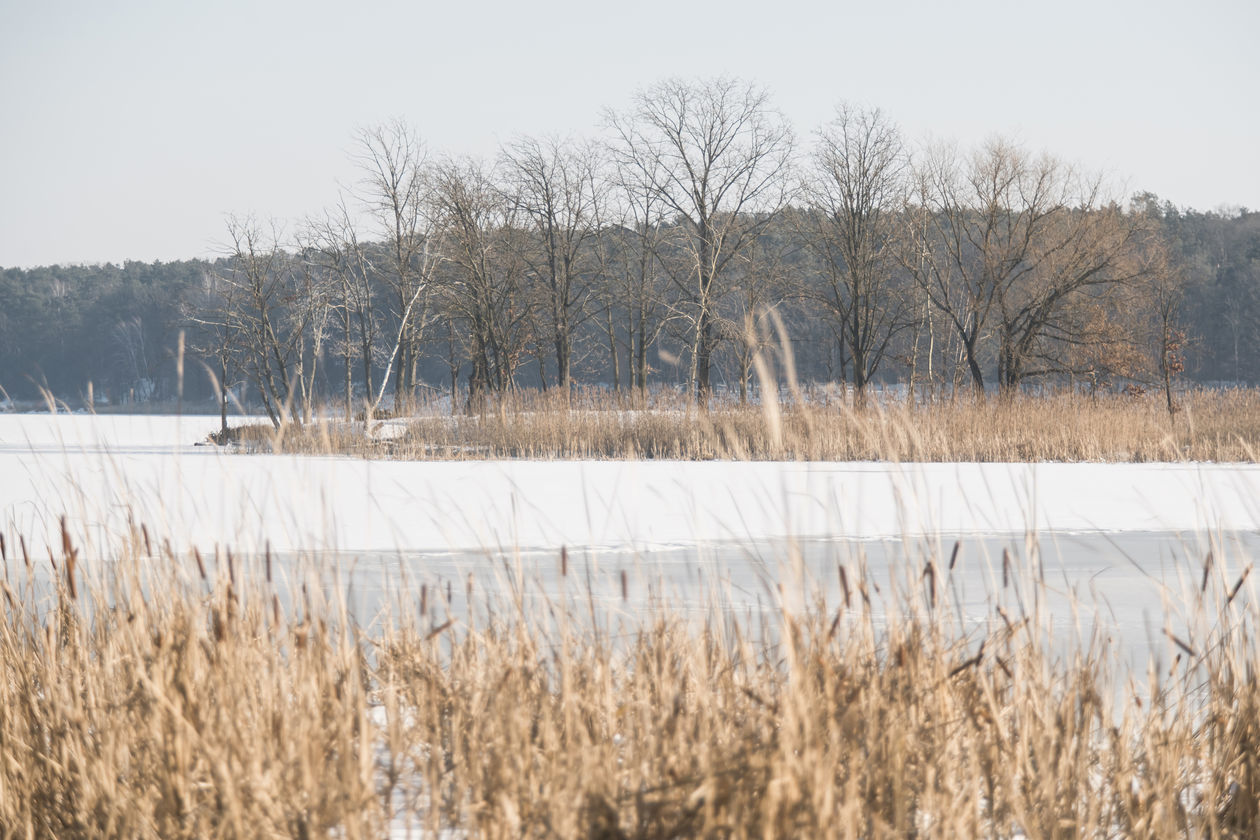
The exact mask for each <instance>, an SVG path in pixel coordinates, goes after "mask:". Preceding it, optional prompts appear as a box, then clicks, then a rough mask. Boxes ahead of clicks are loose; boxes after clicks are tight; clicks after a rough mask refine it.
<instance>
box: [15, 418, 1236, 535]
mask: <svg viewBox="0 0 1260 840" xmlns="http://www.w3.org/2000/svg"><path fill="white" fill-rule="evenodd" d="M216 426H217V418H187V417H185V418H183V419H182V420H179V421H175V419H174V418H155V417H140V418H123V417H101V418H87V417H78V416H71V417H47V416H43V417H39V418H36V417H33V416H29V415H28V416H6V417H0V527H2V528H3V529H4V530H6V531H8V532H9V533H10V535H12V534H14V533H22V534H24V535H25V536H26V539H27V540H28V541H34V542H37V543H38V542H39V541H41V540H48V541H50V542H51V543H52V544H53V545H59V537H56V536H55V535H56V534H57V528H58V526H57V521H58V518H59V517H60V516H61V515H62V514H67V515H68V516H69V518H70V520H71V521H72V522H74V523H76V524H77V525H78V526H79V527H76V530H83V531H87V532H89V535H90V537H91V538H92V539H93V541H96V540H101V539H109V538H111V537H112V536H116V535H118V534H121V533H123V532H124V531H125V529H126V524H127V521H128V517H129V516H134V517H135V520H136V521H137V522H144V523H146V524H148V525H149V527H150V529H153V530H156V531H157V532H158V533H159V534H162V535H166V536H169V537H170V538H171V540H172V543H173V544H174V545H175V546H176V548H177V549H178V548H180V547H185V548H186V547H188V546H191V545H197V546H199V547H209V546H212V545H213V544H215V543H218V544H223V545H234V546H237V547H239V548H241V549H243V550H258V549H260V548H261V547H262V546H263V545H264V544H265V543H266V542H268V541H269V542H270V544H271V545H272V547H273V548H275V549H276V550H281V551H296V550H301V549H323V548H331V549H337V550H343V551H355V550H380V551H391V550H395V549H400V550H406V551H426V550H427V551H446V550H461V549H477V548H500V547H520V548H530V547H539V548H543V547H546V548H553V547H556V546H559V545H569V546H615V547H631V548H634V547H639V548H643V547H647V546H651V545H655V544H662V543H666V544H675V545H677V544H686V543H692V542H707V541H716V540H745V539H757V538H770V537H780V536H788V535H791V536H795V537H801V538H826V537H843V538H877V537H886V536H907V535H909V536H913V535H918V534H925V533H926V534H953V533H1005V532H1023V531H1025V530H1028V529H1030V528H1035V529H1037V530H1038V531H1042V532H1045V531H1059V532H1064V531H1098V530H1102V531H1153V530H1161V531H1168V530H1171V531H1196V530H1202V529H1205V528H1223V529H1229V530H1249V529H1256V528H1260V503H1258V500H1260V468H1258V467H1256V466H1254V465H1221V464H1036V465H1029V464H904V465H894V464H883V463H764V462H762V463H729V462H668V461H638V462H611V461H601V462H592V461H568V462H531V461H493V462H476V461H473V462H384V461H358V460H351V459H345V458H326V457H296V456H273V455H232V454H227V453H223V452H220V451H218V450H217V449H215V448H212V447H193V446H191V445H190V444H191V443H192V442H193V441H196V440H198V439H200V438H202V437H204V435H205V434H206V433H207V432H209V431H211V430H213V429H214V428H216ZM145 435H150V437H149V438H148V439H147V442H145V441H144V436H145ZM111 436H112V437H111ZM10 541H11V542H12V541H13V540H12V537H10Z"/></svg>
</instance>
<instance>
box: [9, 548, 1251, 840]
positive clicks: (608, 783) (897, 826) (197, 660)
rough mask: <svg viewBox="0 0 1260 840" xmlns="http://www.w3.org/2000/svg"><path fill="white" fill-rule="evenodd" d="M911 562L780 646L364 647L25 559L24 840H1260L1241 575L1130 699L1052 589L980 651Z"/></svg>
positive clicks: (233, 602) (201, 578)
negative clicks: (1068, 638) (320, 839)
mask: <svg viewBox="0 0 1260 840" xmlns="http://www.w3.org/2000/svg"><path fill="white" fill-rule="evenodd" d="M917 560H918V562H917V563H916V564H915V565H914V571H913V573H912V574H906V575H904V576H903V577H901V578H899V580H900V581H901V582H900V583H897V582H896V581H892V582H890V581H884V582H883V583H882V589H878V587H880V586H881V583H880V582H879V581H876V580H873V579H871V578H869V577H868V576H864V575H863V574H861V572H860V570H859V569H857V568H848V570H847V571H846V572H845V573H844V574H843V576H842V584H843V586H842V591H843V598H842V600H841V602H840V603H838V604H836V603H833V604H824V603H814V604H813V605H812V606H810V607H807V608H805V609H802V610H790V609H786V608H783V609H779V610H778V611H776V612H774V613H773V615H772V618H771V619H770V620H771V622H772V626H771V627H770V628H769V630H766V629H765V628H762V627H760V626H759V625H758V624H757V621H756V620H755V619H740V618H739V617H738V616H736V615H731V614H729V613H724V612H722V611H721V610H718V611H717V612H714V613H712V614H710V615H709V616H708V618H707V619H704V620H688V619H685V618H683V617H682V616H681V615H680V614H679V613H677V612H675V611H673V610H671V609H670V608H669V607H668V606H665V605H658V606H656V607H654V608H652V609H648V610H645V611H640V614H639V615H637V616H635V617H634V618H633V620H628V621H625V622H620V623H615V622H613V621H611V620H610V619H608V618H607V617H601V616H600V615H598V614H597V612H596V610H597V606H598V605H597V604H596V603H595V602H594V601H583V599H582V596H581V595H576V596H573V597H571V598H570V597H559V596H557V597H555V598H552V599H551V600H549V601H548V603H547V608H546V609H544V610H526V609H524V608H523V606H522V603H523V602H522V601H520V600H513V598H512V597H510V596H509V595H505V596H504V597H503V598H502V600H501V602H500V603H499V604H498V607H497V609H496V610H495V611H494V612H493V613H492V614H491V615H490V617H489V618H483V619H481V620H479V621H476V622H474V621H472V620H462V619H460V618H458V617H457V616H458V614H457V612H456V611H450V610H448V609H447V608H448V607H450V604H449V603H440V602H439V601H440V599H439V598H438V597H436V596H434V597H433V598H432V599H430V598H429V593H428V592H427V591H422V592H421V593H414V592H413V593H410V596H412V600H410V601H408V599H407V598H405V597H403V598H400V600H399V601H398V603H399V604H407V603H410V604H411V608H409V609H405V610H404V609H401V608H400V610H399V613H398V614H397V615H395V616H393V617H392V620H391V621H388V622H384V623H382V624H378V625H372V626H375V627H378V628H380V629H376V630H372V631H369V630H367V629H365V627H366V625H365V624H362V623H355V622H354V621H352V620H351V618H350V617H349V616H347V615H346V613H345V611H344V608H343V606H342V605H341V604H340V602H339V601H338V600H337V599H336V598H335V597H334V598H332V599H323V598H322V596H321V595H320V594H319V593H320V592H321V591H322V590H321V589H320V588H319V587H317V586H303V582H302V581H300V580H299V582H297V583H295V584H293V585H292V586H291V587H285V586H282V585H281V584H280V583H279V581H278V578H277V579H272V576H271V575H270V573H269V572H270V568H271V566H270V563H269V562H268V561H267V560H266V559H263V560H259V561H256V562H254V563H253V564H252V565H251V566H249V567H248V568H247V567H246V566H245V564H241V563H240V562H239V561H235V560H232V559H230V558H228V557H226V556H224V557H220V558H218V559H217V560H216V559H213V558H201V557H196V558H193V559H188V560H185V559H177V558H175V557H173V556H171V555H170V554H169V552H162V551H158V552H155V551H153V550H152V548H151V547H150V546H148V545H147V540H146V539H144V538H143V536H142V534H137V535H136V536H135V538H134V539H133V540H132V541H131V542H130V543H129V544H128V545H126V546H124V547H123V548H122V550H121V551H120V552H119V555H118V556H115V557H111V558H83V557H80V556H79V552H78V551H77V550H76V549H75V548H74V547H73V546H72V545H71V544H70V540H69V539H68V538H67V539H66V540H65V544H64V550H63V552H62V555H61V556H60V557H59V558H48V559H46V560H43V561H40V562H39V563H36V562H35V561H33V560H32V559H31V558H29V557H25V558H20V557H14V556H12V553H9V554H7V555H6V556H5V558H4V562H5V579H4V583H3V587H2V588H3V598H2V599H0V600H2V601H3V618H2V619H0V836H3V837H6V838H7V837H62V838H75V837H128V838H133V837H162V838H178V837H223V838H236V837H273V836H274V837H314V836H336V837H381V836H385V835H386V834H389V833H393V834H394V835H395V836H406V835H407V832H408V831H414V832H415V833H414V834H411V835H410V836H438V837H465V836H466V837H493V838H497V837H563V838H570V837H572V838H577V837H584V838H644V840H647V839H648V838H651V839H652V840H655V839H656V838H673V837H731V838H753V837H757V838H764V837H820V838H827V837H845V838H852V837H890V838H891V837H897V838H902V837H910V836H917V837H960V836H964V837H979V836H985V837H1048V838H1056V837H1060V838H1069V837H1071V838H1077V837H1110V836H1116V837H1119V836H1125V837H1169V838H1172V837H1177V838H1190V837H1195V838H1201V837H1254V836H1256V832H1257V830H1258V829H1260V684H1258V682H1257V679H1258V677H1257V673H1258V672H1257V667H1256V666H1257V664H1260V652H1258V650H1257V642H1256V636H1255V631H1256V618H1257V607H1256V601H1255V599H1254V598H1252V597H1250V596H1249V594H1248V592H1249V585H1247V580H1246V573H1245V571H1244V572H1242V573H1240V572H1238V570H1237V569H1228V568H1227V564H1226V563H1225V562H1223V560H1221V559H1220V558H1218V559H1217V560H1214V561H1213V560H1209V561H1207V562H1206V563H1205V564H1204V567H1203V570H1202V583H1201V584H1200V582H1199V578H1198V575H1197V574H1196V577H1195V581H1194V585H1193V586H1191V587H1188V591H1187V592H1186V593H1183V594H1184V596H1185V598H1186V600H1187V610H1188V612H1189V614H1190V618H1189V619H1188V620H1187V622H1186V623H1185V626H1184V627H1182V625H1180V624H1179V625H1176V627H1175V628H1174V629H1173V630H1170V632H1169V649H1170V651H1172V652H1174V653H1176V654H1177V659H1176V660H1175V661H1174V663H1173V665H1172V667H1171V668H1169V667H1167V666H1166V665H1165V666H1164V667H1161V668H1160V669H1158V670H1156V669H1154V668H1152V670H1151V671H1150V672H1149V674H1148V675H1147V676H1146V677H1145V678H1144V679H1137V680H1134V679H1133V678H1131V677H1130V676H1129V673H1128V672H1127V671H1126V670H1124V668H1123V667H1121V666H1118V665H1116V664H1115V663H1114V661H1113V660H1112V659H1111V658H1110V657H1109V656H1107V655H1106V654H1105V653H1104V652H1103V645H1102V644H1101V642H1100V639H1099V637H1096V636H1094V637H1088V638H1087V641H1086V642H1085V643H1084V644H1083V645H1082V646H1080V647H1077V648H1073V649H1071V650H1070V651H1069V653H1068V654H1067V655H1065V656H1058V655H1056V654H1055V653H1053V650H1054V648H1053V646H1052V645H1051V643H1050V642H1048V641H1047V635H1046V621H1045V616H1043V615H1042V614H1041V613H1040V612H1039V610H1038V608H1037V607H1036V606H1035V605H1036V603H1037V597H1036V586H1037V585H1038V584H1037V582H1036V581H1037V578H1036V575H1023V576H1021V581H1020V582H1019V585H1020V586H1024V587H1028V589H1027V590H1026V591H1025V592H1024V595H1025V599H1024V600H1022V601H1021V603H1024V604H1026V605H1028V607H1027V610H1026V611H1021V610H1020V609H1018V608H1015V607H1011V608H1010V609H1007V608H1002V609H1000V610H999V609H996V607H995V609H994V610H993V611H992V612H991V614H990V615H988V616H987V617H986V618H983V619H982V620H981V621H980V622H979V624H978V625H976V623H975V622H974V621H972V622H968V621H966V620H964V619H966V618H967V617H966V616H963V615H961V614H959V613H957V612H955V611H954V610H953V609H952V608H951V606H950V603H951V600H950V599H949V598H948V597H946V596H945V593H946V592H947V591H948V588H949V585H950V563H949V561H947V560H945V559H943V558H935V557H927V558H917ZM50 562H51V563H53V564H55V571H54V569H53V568H52V566H47V567H46V568H45V564H48V563H50ZM41 568H42V569H44V572H45V574H44V575H43V577H42V580H43V581H44V583H43V584H40V583H39V582H38V581H39V580H41V575H40V569H41ZM907 568H909V567H907ZM1004 571H1009V572H1010V573H1011V574H1012V575H1014V574H1015V572H1014V571H1012V570H1004ZM573 574H576V572H573ZM1240 574H1241V577H1240ZM50 575H51V577H50ZM1007 585H1008V586H1015V585H1016V584H1015V582H1008V584H1007ZM417 597H418V598H419V599H422V600H425V601H429V600H432V603H425V604H424V605H418V604H416V603H415V598H417ZM417 607H420V608H418V609H417ZM470 614H471V613H470ZM969 626H970V627H973V629H971V630H967V629H966V628H967V627H969ZM1170 627H1172V625H1170ZM1091 640H1092V641H1091Z"/></svg>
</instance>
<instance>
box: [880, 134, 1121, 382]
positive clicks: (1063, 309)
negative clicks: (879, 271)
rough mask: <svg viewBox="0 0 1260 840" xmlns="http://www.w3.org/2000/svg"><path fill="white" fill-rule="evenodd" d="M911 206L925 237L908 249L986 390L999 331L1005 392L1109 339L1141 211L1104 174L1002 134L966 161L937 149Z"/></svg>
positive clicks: (1060, 369)
mask: <svg viewBox="0 0 1260 840" xmlns="http://www.w3.org/2000/svg"><path fill="white" fill-rule="evenodd" d="M916 185H917V194H916V195H915V197H914V199H913V201H912V205H911V207H910V209H909V211H908V214H907V215H908V217H909V219H910V220H911V228H912V229H913V230H916V231H919V232H920V235H919V236H918V237H916V238H915V239H914V240H912V241H911V243H910V246H909V247H908V248H906V249H904V250H903V251H902V264H903V266H905V267H906V268H907V270H909V271H910V272H912V273H913V275H914V276H915V278H916V280H917V281H918V282H919V284H920V286H921V288H922V289H923V290H924V292H925V293H926V294H927V295H928V297H929V299H930V300H931V302H932V304H933V305H934V306H935V307H936V309H937V310H938V311H940V312H941V313H943V314H944V316H945V317H946V320H947V321H948V322H949V323H950V325H951V327H952V329H953V331H954V332H955V333H956V335H957V336H958V339H959V342H960V344H961V350H962V352H963V354H964V356H965V359H966V364H967V367H968V369H969V371H970V372H971V377H972V382H973V384H974V386H975V387H976V389H977V391H979V392H981V393H983V390H984V369H983V361H984V357H983V355H982V353H983V350H984V343H985V339H986V338H987V337H990V336H991V337H992V338H993V339H994V340H995V341H996V344H997V347H996V350H995V355H996V361H997V379H998V383H999V385H1000V386H1001V387H1002V389H1003V390H1006V391H1009V390H1012V389H1014V388H1016V387H1017V386H1018V385H1019V384H1020V383H1021V382H1023V381H1025V380H1026V379H1029V378H1031V377H1035V376H1041V375H1046V374H1053V373H1063V374H1066V373H1071V372H1073V371H1074V365H1073V364H1072V361H1071V360H1072V357H1073V356H1074V355H1078V354H1077V353H1076V352H1075V350H1074V348H1079V347H1081V346H1084V345H1091V344H1098V343H1100V342H1106V341H1108V340H1110V339H1109V336H1110V332H1109V331H1107V330H1102V331H1091V329H1090V328H1091V327H1105V326H1107V321H1106V319H1099V318H1097V317H1095V316H1096V315H1097V314H1098V313H1099V312H1100V311H1101V310H1100V308H1099V307H1100V306H1102V305H1103V304H1104V303H1105V302H1106V300H1107V298H1108V296H1109V295H1110V294H1112V293H1114V292H1115V291H1116V290H1117V289H1119V288H1120V287H1121V286H1123V285H1124V284H1127V283H1131V282H1133V281H1134V280H1135V279H1136V276H1135V275H1134V274H1133V272H1132V271H1131V269H1132V266H1133V263H1131V262H1130V261H1127V260H1126V259H1125V256H1126V254H1127V253H1128V252H1129V250H1130V249H1131V247H1132V245H1133V243H1134V236H1135V234H1136V229H1137V228H1136V226H1135V225H1134V224H1133V219H1132V217H1129V216H1126V214H1125V213H1124V212H1123V210H1122V209H1121V208H1120V207H1119V206H1118V205H1116V204H1114V203H1113V202H1108V201H1107V200H1106V199H1105V197H1104V195H1103V190H1102V182H1101V179H1100V178H1097V177H1093V178H1090V177H1083V176H1081V175H1080V174H1079V173H1077V172H1076V171H1075V170H1074V169H1073V168H1072V167H1070V166H1067V165H1065V164H1063V163H1061V162H1060V161H1058V160H1056V159H1054V158H1052V157H1049V156H1041V157H1037V158H1034V157H1032V156H1030V155H1028V154H1027V153H1025V152H1024V151H1023V150H1021V149H1020V148H1018V147H1016V146H1014V145H1013V144H1011V143H1009V142H1007V141H1004V140H1000V139H997V140H992V141H989V142H988V143H986V144H985V145H984V146H983V147H981V148H980V149H979V150H978V151H976V152H975V153H974V154H973V155H972V156H971V157H970V159H969V160H968V161H966V163H965V164H963V163H960V161H959V159H958V157H957V155H955V154H954V153H953V152H952V151H951V150H939V149H938V150H936V151H935V152H934V153H932V154H931V155H930V156H929V157H928V158H927V159H926V161H925V163H924V164H923V165H922V166H921V168H920V170H919V172H918V173H917V175H916Z"/></svg>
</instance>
